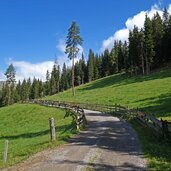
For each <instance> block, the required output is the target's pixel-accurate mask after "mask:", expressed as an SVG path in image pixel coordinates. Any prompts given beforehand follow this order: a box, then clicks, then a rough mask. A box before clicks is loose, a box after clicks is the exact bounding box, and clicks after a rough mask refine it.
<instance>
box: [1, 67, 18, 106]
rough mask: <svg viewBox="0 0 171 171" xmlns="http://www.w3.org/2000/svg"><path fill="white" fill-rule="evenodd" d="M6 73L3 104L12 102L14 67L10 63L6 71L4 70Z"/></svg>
mask: <svg viewBox="0 0 171 171" xmlns="http://www.w3.org/2000/svg"><path fill="white" fill-rule="evenodd" d="M5 75H6V86H5V92H6V93H5V94H4V95H5V96H6V97H4V104H5V105H10V104H12V103H13V102H14V99H13V98H14V91H15V82H16V80H15V69H14V66H13V65H12V64H10V65H9V67H8V68H7V71H6V72H5Z"/></svg>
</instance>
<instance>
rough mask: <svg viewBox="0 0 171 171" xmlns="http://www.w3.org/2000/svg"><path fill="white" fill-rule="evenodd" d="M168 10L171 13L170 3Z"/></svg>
mask: <svg viewBox="0 0 171 171" xmlns="http://www.w3.org/2000/svg"><path fill="white" fill-rule="evenodd" d="M168 12H169V14H171V4H170V5H169V8H168Z"/></svg>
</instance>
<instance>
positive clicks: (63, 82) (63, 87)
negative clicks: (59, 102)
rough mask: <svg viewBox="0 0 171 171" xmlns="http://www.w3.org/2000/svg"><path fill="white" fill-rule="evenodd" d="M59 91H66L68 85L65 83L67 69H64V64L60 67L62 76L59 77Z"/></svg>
mask: <svg viewBox="0 0 171 171" xmlns="http://www.w3.org/2000/svg"><path fill="white" fill-rule="evenodd" d="M60 87H61V88H60V89H61V91H64V90H67V89H68V83H67V69H66V64H65V63H64V64H63V67H62V75H61V86H60Z"/></svg>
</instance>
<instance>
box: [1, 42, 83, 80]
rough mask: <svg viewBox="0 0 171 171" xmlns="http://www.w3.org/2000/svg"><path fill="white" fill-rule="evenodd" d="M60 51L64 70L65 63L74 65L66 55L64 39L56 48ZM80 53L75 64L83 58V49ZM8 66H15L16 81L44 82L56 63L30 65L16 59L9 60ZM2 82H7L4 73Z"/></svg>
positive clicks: (80, 47)
mask: <svg viewBox="0 0 171 171" xmlns="http://www.w3.org/2000/svg"><path fill="white" fill-rule="evenodd" d="M56 48H57V49H58V51H59V52H60V53H61V55H59V56H57V62H58V64H59V65H60V67H61V68H62V66H63V63H64V62H65V63H66V65H67V66H71V65H72V61H71V60H69V58H68V57H67V55H66V54H65V41H64V39H60V40H59V41H58V44H57V46H56ZM79 49H80V51H79V53H78V55H77V58H76V59H75V62H76V61H78V60H79V59H80V58H81V55H82V53H83V47H82V46H79ZM6 63H7V64H8V65H9V64H11V63H12V64H13V66H14V67H15V70H16V80H17V81H18V80H23V79H24V78H26V79H27V78H29V77H30V78H31V79H33V78H34V77H35V78H39V79H41V80H43V81H45V80H46V72H47V70H49V72H51V70H52V68H53V65H54V61H44V62H40V63H30V62H27V61H16V60H15V59H14V58H9V59H8V61H7V62H6ZM0 80H5V76H4V74H3V72H2V71H0Z"/></svg>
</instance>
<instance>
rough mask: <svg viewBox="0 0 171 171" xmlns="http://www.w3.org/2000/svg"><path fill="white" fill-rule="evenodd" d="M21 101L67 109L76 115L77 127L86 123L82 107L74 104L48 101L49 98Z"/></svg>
mask: <svg viewBox="0 0 171 171" xmlns="http://www.w3.org/2000/svg"><path fill="white" fill-rule="evenodd" d="M22 103H29V104H39V105H41V106H48V107H54V108H62V109H67V110H68V111H69V112H71V113H75V114H74V115H75V116H76V118H75V120H76V126H77V129H80V128H81V125H82V124H83V123H86V117H85V113H84V110H83V108H81V107H80V106H78V105H75V104H69V103H64V102H59V101H50V100H28V101H23V102H22Z"/></svg>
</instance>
